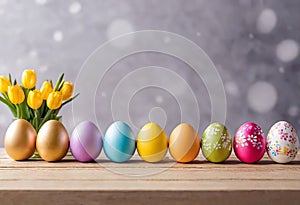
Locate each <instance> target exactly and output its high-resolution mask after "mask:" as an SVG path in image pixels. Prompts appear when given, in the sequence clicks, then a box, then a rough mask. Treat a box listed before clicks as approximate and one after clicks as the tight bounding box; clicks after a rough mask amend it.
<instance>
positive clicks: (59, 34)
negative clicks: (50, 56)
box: [53, 31, 64, 42]
mask: <svg viewBox="0 0 300 205" xmlns="http://www.w3.org/2000/svg"><path fill="white" fill-rule="evenodd" d="M63 38H64V34H63V32H62V31H55V32H54V33H53V39H54V41H56V42H60V41H62V40H63Z"/></svg>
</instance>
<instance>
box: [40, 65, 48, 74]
mask: <svg viewBox="0 0 300 205" xmlns="http://www.w3.org/2000/svg"><path fill="white" fill-rule="evenodd" d="M39 70H40V72H41V73H45V72H47V71H48V66H46V65H43V66H40V67H39Z"/></svg>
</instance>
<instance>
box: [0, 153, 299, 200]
mask: <svg viewBox="0 0 300 205" xmlns="http://www.w3.org/2000/svg"><path fill="white" fill-rule="evenodd" d="M20 202H22V203H23V204H44V205H45V204H72V205H73V204H121V205H123V204H130V205H132V204H214V205H215V204H222V205H226V204H231V205H232V204H243V205H245V204H272V205H273V204H289V205H290V204H300V156H299V155H298V156H297V158H296V159H295V160H294V161H293V162H292V163H290V164H284V165H283V164H276V163H273V162H272V161H270V159H269V158H268V157H267V156H265V157H264V158H263V159H262V160H261V161H260V162H259V163H257V164H251V165H250V164H244V163H240V162H239V161H238V160H237V159H236V157H235V156H234V155H232V156H231V157H230V158H229V159H228V160H227V161H226V162H225V163H223V164H213V163H209V162H207V161H205V160H204V158H203V157H202V155H201V154H199V157H198V158H197V159H196V160H195V161H194V162H193V163H189V164H181V163H175V162H174V161H173V160H172V159H171V158H170V156H167V157H166V159H164V160H163V161H162V162H160V163H146V162H144V161H142V160H141V159H140V158H139V157H138V156H137V155H135V156H134V157H133V158H132V159H131V160H130V161H129V162H127V163H113V162H110V161H109V160H107V159H106V158H105V156H104V154H103V152H102V153H101V155H100V157H99V159H98V160H97V163H95V162H94V163H79V162H76V161H75V160H74V159H73V158H72V157H66V158H65V159H64V160H62V161H61V162H56V163H48V162H45V161H42V160H39V159H30V160H28V161H22V162H16V161H13V160H11V159H10V158H9V157H8V156H7V155H6V153H5V150H4V149H3V148H0V204H1V205H2V204H19V203H20Z"/></svg>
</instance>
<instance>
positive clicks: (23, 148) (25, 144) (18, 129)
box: [4, 119, 37, 160]
mask: <svg viewBox="0 0 300 205" xmlns="http://www.w3.org/2000/svg"><path fill="white" fill-rule="evenodd" d="M36 135H37V134H36V131H35V129H34V128H33V127H32V125H31V124H30V123H29V122H28V121H26V120H23V119H18V120H14V121H13V122H12V123H11V125H10V126H9V127H8V129H7V131H6V134H5V138H4V146H5V151H6V152H7V154H8V156H10V157H11V158H12V159H14V160H25V159H28V158H29V157H31V156H32V155H33V153H34V151H35V141H36Z"/></svg>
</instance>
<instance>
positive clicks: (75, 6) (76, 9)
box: [69, 2, 82, 14]
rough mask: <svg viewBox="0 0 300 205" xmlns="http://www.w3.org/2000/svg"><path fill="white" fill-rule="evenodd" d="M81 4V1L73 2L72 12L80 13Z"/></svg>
mask: <svg viewBox="0 0 300 205" xmlns="http://www.w3.org/2000/svg"><path fill="white" fill-rule="evenodd" d="M81 8H82V7H81V4H80V3H79V2H73V3H72V4H71V5H70V7H69V12H70V13H71V14H78V13H79V12H80V11H81Z"/></svg>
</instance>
